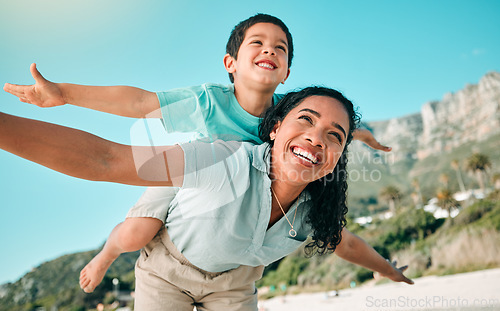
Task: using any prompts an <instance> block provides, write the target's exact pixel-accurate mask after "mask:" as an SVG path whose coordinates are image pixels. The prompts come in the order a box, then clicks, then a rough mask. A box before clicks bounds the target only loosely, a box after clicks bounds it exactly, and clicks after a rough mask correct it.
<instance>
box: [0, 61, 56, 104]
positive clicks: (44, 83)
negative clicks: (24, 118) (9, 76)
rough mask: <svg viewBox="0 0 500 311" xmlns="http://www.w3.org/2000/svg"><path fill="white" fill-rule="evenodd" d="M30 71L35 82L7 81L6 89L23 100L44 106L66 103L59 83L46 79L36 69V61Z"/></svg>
mask: <svg viewBox="0 0 500 311" xmlns="http://www.w3.org/2000/svg"><path fill="white" fill-rule="evenodd" d="M30 71H31V75H32V76H33V78H34V79H35V84H32V85H17V84H10V83H5V85H4V87H3V89H4V91H6V92H8V93H10V94H12V95H14V96H17V97H18V98H19V100H20V101H22V102H25V103H28V104H32V105H37V106H39V107H43V108H46V107H55V106H61V105H64V104H65V101H64V98H63V95H62V92H61V90H60V89H59V87H58V86H57V84H55V83H53V82H50V81H49V80H46V79H45V78H44V77H43V76H42V75H41V74H40V72H38V70H37V69H36V64H35V63H33V64H31V66H30Z"/></svg>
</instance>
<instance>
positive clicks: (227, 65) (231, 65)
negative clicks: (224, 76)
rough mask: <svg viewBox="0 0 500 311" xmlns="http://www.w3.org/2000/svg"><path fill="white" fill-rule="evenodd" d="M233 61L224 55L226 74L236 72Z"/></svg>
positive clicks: (230, 57) (229, 56)
mask: <svg viewBox="0 0 500 311" xmlns="http://www.w3.org/2000/svg"><path fill="white" fill-rule="evenodd" d="M234 61H235V59H234V58H233V57H232V56H231V55H229V54H226V55H224V68H226V71H227V72H228V73H234V72H235V71H236V69H235V68H234Z"/></svg>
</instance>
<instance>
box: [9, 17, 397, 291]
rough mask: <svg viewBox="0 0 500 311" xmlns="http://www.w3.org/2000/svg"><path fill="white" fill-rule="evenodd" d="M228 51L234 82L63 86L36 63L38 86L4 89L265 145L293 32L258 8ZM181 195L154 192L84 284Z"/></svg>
mask: <svg viewBox="0 0 500 311" xmlns="http://www.w3.org/2000/svg"><path fill="white" fill-rule="evenodd" d="M226 52H227V54H226V55H225V56H224V66H225V68H226V70H227V72H228V73H229V77H230V80H231V82H233V83H234V86H233V85H230V86H222V85H216V84H204V85H201V86H194V87H188V88H183V89H176V90H171V91H167V92H158V93H152V92H148V91H145V90H142V89H138V88H133V87H127V86H112V87H100V86H82V85H74V84H56V83H52V82H50V81H48V80H46V79H44V78H43V77H42V75H41V74H40V73H39V72H38V71H37V69H36V66H35V65H34V64H32V66H31V68H30V69H31V73H32V75H33V77H34V79H35V82H36V83H35V84H34V85H30V86H20V85H12V84H6V85H5V87H4V90H5V91H7V92H9V93H11V94H13V95H15V96H17V97H19V99H20V100H21V101H23V102H27V103H31V104H35V105H38V106H40V107H54V106H59V105H64V104H66V103H69V104H73V105H76V106H81V107H85V108H90V109H94V110H99V111H103V112H108V113H112V114H116V115H120V116H126V117H133V118H144V117H147V118H162V122H163V125H164V127H165V129H166V130H167V131H168V132H196V133H199V136H201V137H208V138H210V139H211V140H215V139H224V140H243V141H251V142H255V143H261V142H260V139H259V138H258V124H259V122H260V118H259V117H260V116H261V115H262V114H263V112H264V111H265V110H266V109H267V108H269V107H270V106H271V105H273V103H275V102H277V101H278V100H279V99H280V98H281V96H280V95H277V94H274V92H275V90H276V88H277V87H278V85H279V84H280V83H284V82H285V81H286V79H287V78H288V76H289V74H290V66H291V63H292V58H293V41H292V36H291V34H290V32H289V30H288V28H287V27H286V25H285V24H284V23H283V22H282V21H281V20H280V19H278V18H276V17H273V16H270V15H266V14H257V15H255V16H252V17H250V18H249V19H247V20H244V21H242V22H240V23H239V24H238V25H236V27H235V28H234V29H233V31H232V32H231V35H230V37H229V40H228V43H227V45H226ZM355 139H358V140H361V141H364V142H365V143H366V144H368V145H370V146H371V147H372V148H375V149H380V150H384V151H388V150H390V148H387V147H384V146H382V145H380V144H379V143H378V142H377V141H376V140H375V139H374V138H373V136H372V135H371V133H370V132H368V131H358V132H357V133H355ZM175 193H176V190H173V189H171V188H148V189H147V190H146V192H145V193H144V194H143V196H142V197H141V198H140V199H139V201H138V202H137V203H136V204H135V205H134V206H133V207H132V209H131V210H130V211H129V213H128V215H127V218H126V220H125V221H124V222H123V223H121V224H119V225H117V226H116V227H115V228H114V229H113V231H112V232H111V234H110V236H109V238H108V240H107V241H106V243H105V245H104V247H103V249H102V250H101V252H100V253H99V254H98V255H97V256H96V257H94V258H93V259H92V260H91V262H90V263H89V264H87V266H85V267H84V269H83V270H82V272H81V274H80V286H81V288H82V289H83V290H84V291H85V292H87V293H90V292H92V291H93V290H94V289H95V287H96V286H97V285H99V283H100V282H101V281H102V279H103V277H104V275H105V273H106V271H107V269H108V268H109V266H110V265H111V264H112V263H113V261H114V260H116V258H118V256H119V255H120V254H121V253H123V252H131V251H136V250H139V249H141V248H143V247H144V246H145V245H146V244H147V243H149V242H150V241H151V240H152V239H153V237H154V236H155V235H156V233H157V232H158V230H159V229H160V228H161V227H162V226H163V225H164V221H165V219H166V216H167V212H168V207H169V204H170V202H171V201H172V200H173V199H174V197H175Z"/></svg>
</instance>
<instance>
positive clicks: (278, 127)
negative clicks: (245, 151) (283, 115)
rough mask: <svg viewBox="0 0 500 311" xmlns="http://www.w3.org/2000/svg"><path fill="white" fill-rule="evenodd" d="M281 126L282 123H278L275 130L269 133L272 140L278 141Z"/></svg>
mask: <svg viewBox="0 0 500 311" xmlns="http://www.w3.org/2000/svg"><path fill="white" fill-rule="evenodd" d="M280 126H281V121H278V122H276V124H275V125H274V127H273V130H272V131H271V133H269V138H270V139H271V140H275V139H276V135H278V131H279V129H280Z"/></svg>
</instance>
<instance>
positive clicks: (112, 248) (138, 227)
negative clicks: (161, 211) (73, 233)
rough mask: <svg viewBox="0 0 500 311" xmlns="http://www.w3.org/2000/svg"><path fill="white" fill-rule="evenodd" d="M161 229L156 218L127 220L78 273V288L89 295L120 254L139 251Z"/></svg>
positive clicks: (159, 221)
mask: <svg viewBox="0 0 500 311" xmlns="http://www.w3.org/2000/svg"><path fill="white" fill-rule="evenodd" d="M162 227H163V222H162V221H161V220H159V219H157V218H149V217H137V218H127V219H126V220H125V221H124V222H122V223H120V224H118V225H117V226H116V227H115V228H114V229H113V231H112V232H111V234H110V235H109V238H108V240H107V241H106V244H104V247H103V249H102V250H101V251H100V252H99V254H97V255H96V256H95V257H94V258H93V259H92V260H91V261H90V262H89V263H88V264H87V265H86V266H85V267H84V268H83V270H82V271H81V272H80V287H81V288H82V289H83V291H85V292H86V293H91V292H93V291H94V289H95V288H96V287H97V285H99V284H100V283H101V281H102V279H103V277H104V275H105V274H106V271H107V270H108V268H109V267H110V266H111V264H112V263H113V262H114V261H115V260H116V258H118V256H120V254H121V253H126V252H134V251H137V250H140V249H141V248H143V247H144V246H146V244H148V243H149V242H150V241H151V240H152V239H153V238H154V236H155V235H156V233H157V232H158V230H160V228H162Z"/></svg>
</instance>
